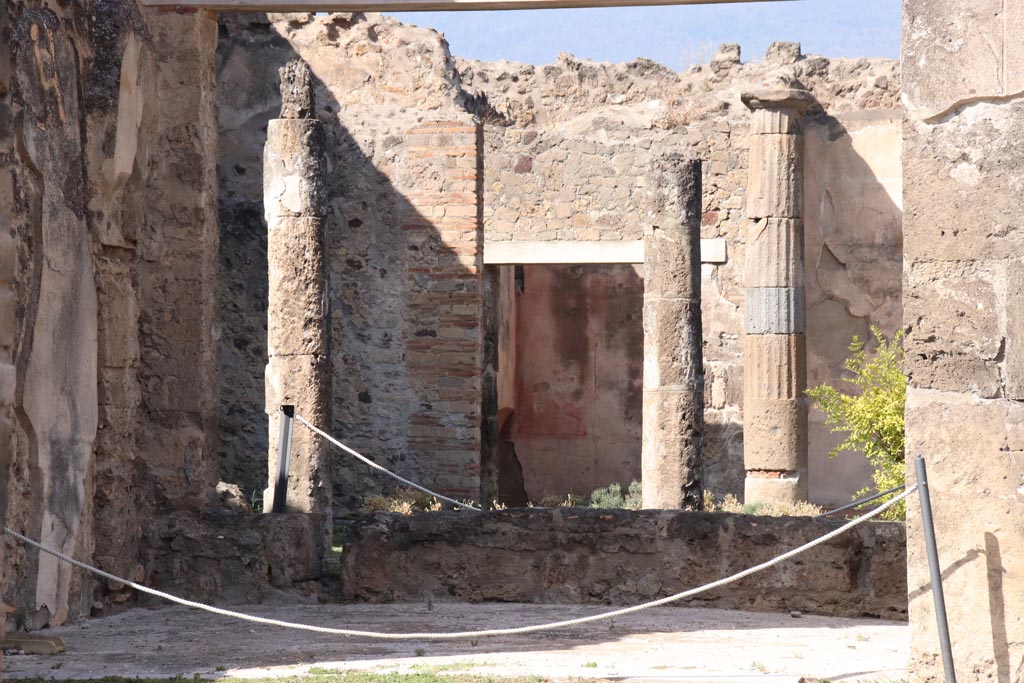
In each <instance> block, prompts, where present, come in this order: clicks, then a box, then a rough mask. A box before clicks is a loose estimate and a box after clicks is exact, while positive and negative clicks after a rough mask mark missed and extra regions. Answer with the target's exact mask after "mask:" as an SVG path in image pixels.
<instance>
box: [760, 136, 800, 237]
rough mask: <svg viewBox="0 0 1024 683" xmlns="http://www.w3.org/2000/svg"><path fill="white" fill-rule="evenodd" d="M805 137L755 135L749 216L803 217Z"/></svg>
mask: <svg viewBox="0 0 1024 683" xmlns="http://www.w3.org/2000/svg"><path fill="white" fill-rule="evenodd" d="M802 168H803V137H802V136H800V135H792V134H790V135H751V136H750V157H749V174H750V175H749V180H748V182H747V201H746V215H747V217H748V218H751V219H758V218H765V217H776V218H797V217H799V216H801V215H802V213H803V205H802V201H803V182H802V177H803V172H802Z"/></svg>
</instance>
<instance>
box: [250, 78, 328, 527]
mask: <svg viewBox="0 0 1024 683" xmlns="http://www.w3.org/2000/svg"><path fill="white" fill-rule="evenodd" d="M281 96H282V102H281V118H278V119H273V120H271V121H270V122H269V124H268V126H267V144H266V147H265V148H264V152H263V205H264V213H265V216H266V220H267V266H268V271H269V277H270V287H269V295H268V300H267V313H268V316H267V347H268V355H269V363H268V364H267V372H266V400H267V405H266V410H267V414H268V415H269V416H270V488H268V489H267V491H266V492H265V494H264V501H265V504H266V505H267V506H268V509H269V505H270V501H272V500H273V485H274V473H275V472H276V469H277V457H278V453H277V442H278V438H277V434H278V429H279V419H280V406H281V405H282V404H291V405H294V406H295V410H296V412H297V413H299V414H300V415H302V416H303V417H305V418H306V419H308V420H309V421H310V422H312V423H314V424H316V425H318V426H321V427H324V428H328V429H329V428H330V426H331V368H330V327H329V324H328V323H329V317H328V293H327V267H326V256H325V254H324V225H323V215H324V203H325V202H324V193H325V190H324V180H325V179H324V172H325V164H324V156H323V147H324V134H323V130H322V124H321V123H320V121H318V120H317V119H316V118H315V111H316V108H315V105H314V100H313V89H312V85H311V82H310V74H309V68H308V67H307V66H306V64H305V63H303V62H301V61H293V62H289V63H288V64H287V65H286V66H284V67H283V68H282V69H281ZM326 455H327V452H326V448H325V445H324V443H323V442H322V441H321V440H320V439H319V438H318V437H316V436H315V435H313V434H312V433H311V432H310V431H309V430H307V429H305V428H303V427H301V426H296V427H295V430H294V435H293V441H292V450H291V463H290V467H289V474H288V500H287V503H288V509H289V510H290V511H295V512H329V511H330V509H331V480H330V476H329V473H328V469H327V460H326Z"/></svg>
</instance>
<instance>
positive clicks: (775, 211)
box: [742, 89, 814, 503]
mask: <svg viewBox="0 0 1024 683" xmlns="http://www.w3.org/2000/svg"><path fill="white" fill-rule="evenodd" d="M742 99H743V102H744V104H746V105H747V107H749V108H750V110H751V111H752V113H753V114H752V122H751V129H750V163H749V168H750V170H749V173H750V175H749V179H748V182H747V201H746V214H747V219H748V223H747V230H746V248H747V260H746V269H745V274H744V280H745V284H746V296H745V298H746V335H745V337H744V345H743V377H744V379H743V461H744V467H745V468H746V471H747V476H746V482H745V485H744V502H746V503H756V502H795V501H800V500H807V403H806V399H805V397H804V389H805V388H806V384H807V359H806V354H807V351H806V346H805V340H804V255H803V221H802V215H803V204H802V202H803V196H802V195H803V192H802V189H803V130H802V126H801V117H802V115H803V112H804V111H805V110H806V109H807V107H809V106H810V105H811V104H813V103H814V98H813V96H812V95H811V94H810V93H809V92H807V91H806V90H788V89H783V90H770V91H762V92H758V93H754V94H744V95H743V97H742Z"/></svg>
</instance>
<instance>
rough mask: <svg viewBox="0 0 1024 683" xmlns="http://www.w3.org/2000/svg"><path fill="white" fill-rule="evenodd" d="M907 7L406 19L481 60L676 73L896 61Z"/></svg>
mask: <svg viewBox="0 0 1024 683" xmlns="http://www.w3.org/2000/svg"><path fill="white" fill-rule="evenodd" d="M900 5H901V3H900V0H795V1H794V2H761V3H743V4H725V5H677V6H670V7H628V8H627V7H614V8H600V9H571V10H530V11H521V12H509V11H498V12H409V13H399V14H395V15H394V16H396V17H398V18H399V19H401V20H402V21H403V22H405V23H410V24H416V25H418V26H429V27H431V28H436V29H438V30H440V31H442V32H443V33H444V34H445V36H446V37H447V38H448V42H449V44H450V45H451V48H452V52H453V53H454V54H456V55H459V56H462V57H470V58H475V59H487V60H494V59H502V58H505V59H512V60H515V61H520V62H528V63H532V64H547V63H550V62H552V61H554V59H555V57H556V55H557V54H558V53H559V52H571V53H573V54H574V55H576V56H577V57H588V58H590V59H595V60H602V61H610V62H624V61H629V60H631V59H634V58H636V57H649V58H651V59H654V60H656V61H658V62H661V63H662V64H664V65H666V66H668V67H671V68H673V69H682V68H685V67H688V66H689V65H690V64H692V63H693V62H695V61H706V60H707V59H709V58H710V57H711V56H712V55H714V52H715V48H716V47H717V46H718V45H719V44H720V43H739V44H740V46H741V50H742V57H743V61H754V60H759V59H761V58H762V57H763V56H764V52H765V49H766V48H767V47H768V45H769V43H771V42H772V41H775V40H795V41H798V42H800V43H801V44H802V45H803V50H804V53H805V54H820V55H825V56H827V57H862V56H863V57H890V58H893V59H896V58H898V57H899V47H900Z"/></svg>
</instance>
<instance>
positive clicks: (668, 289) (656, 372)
mask: <svg viewBox="0 0 1024 683" xmlns="http://www.w3.org/2000/svg"><path fill="white" fill-rule="evenodd" d="M652 184H653V185H654V187H655V191H656V192H657V193H658V197H657V200H656V201H657V203H658V204H659V206H658V209H657V211H658V213H660V217H659V219H658V223H657V224H656V225H653V226H652V227H651V228H649V229H647V230H646V232H645V235H644V392H643V446H642V451H641V453H642V455H641V460H642V468H643V505H644V507H645V508H667V509H673V508H689V509H700V507H701V504H702V497H703V492H702V481H701V479H702V474H703V471H702V449H703V441H704V363H703V358H702V355H701V354H702V348H701V319H700V219H701V164H700V161H696V160H690V159H684V158H682V157H677V156H673V157H669V158H668V159H667V160H666V161H665V163H664V164H663V165H662V166H661V167H660V168H659V169H658V171H657V172H656V176H655V178H654V182H653V183H652Z"/></svg>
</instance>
